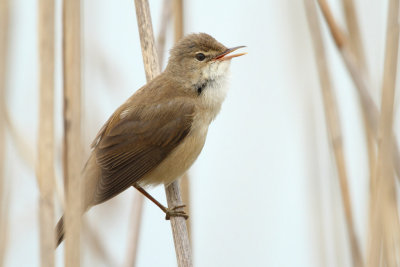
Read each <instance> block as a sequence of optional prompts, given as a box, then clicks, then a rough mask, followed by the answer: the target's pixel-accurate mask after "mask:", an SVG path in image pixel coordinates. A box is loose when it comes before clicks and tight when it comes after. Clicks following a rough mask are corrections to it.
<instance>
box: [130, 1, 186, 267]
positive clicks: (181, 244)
mask: <svg viewBox="0 0 400 267" xmlns="http://www.w3.org/2000/svg"><path fill="white" fill-rule="evenodd" d="M135 7H136V18H137V21H138V27H139V35H140V43H141V47H142V55H143V63H144V67H145V71H146V78H147V81H150V80H151V79H153V78H154V77H156V76H157V75H158V74H159V73H160V66H159V63H158V57H157V51H156V48H155V45H154V34H153V27H152V24H151V16H150V9H149V4H148V1H147V0H135ZM166 194H167V200H168V206H169V207H176V206H179V205H181V204H182V200H181V196H180V190H179V184H178V182H177V181H175V182H173V183H172V184H171V185H169V186H168V187H166ZM177 211H179V210H177ZM171 227H172V234H173V237H174V243H175V252H176V256H177V261H178V266H180V267H189V266H193V264H192V255H191V250H190V245H189V237H188V232H187V227H186V221H185V219H184V218H183V217H172V218H171Z"/></svg>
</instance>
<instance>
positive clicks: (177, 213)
mask: <svg viewBox="0 0 400 267" xmlns="http://www.w3.org/2000/svg"><path fill="white" fill-rule="evenodd" d="M184 207H186V205H178V206H175V207H172V208H167V209H166V210H165V211H164V212H165V219H166V220H169V219H171V217H183V218H185V220H187V219H188V218H189V215H187V214H186V212H185V211H183V210H177V209H181V208H184Z"/></svg>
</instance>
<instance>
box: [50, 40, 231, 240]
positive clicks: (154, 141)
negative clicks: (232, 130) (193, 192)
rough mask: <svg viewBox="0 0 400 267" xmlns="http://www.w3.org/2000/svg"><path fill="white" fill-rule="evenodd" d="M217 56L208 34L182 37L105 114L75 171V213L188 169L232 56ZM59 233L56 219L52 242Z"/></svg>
mask: <svg viewBox="0 0 400 267" xmlns="http://www.w3.org/2000/svg"><path fill="white" fill-rule="evenodd" d="M233 50H236V48H235V49H233ZM233 50H232V51H233ZM224 52H225V53H226V54H228V53H229V52H230V51H228V49H227V48H226V47H225V46H223V45H222V44H220V43H218V42H217V41H216V40H215V39H214V38H212V37H211V36H209V35H207V34H204V33H201V34H192V35H188V36H187V37H185V38H183V39H182V40H181V41H180V42H178V43H177V44H176V46H175V47H174V48H173V49H172V50H171V56H170V59H169V63H168V66H167V68H166V70H165V71H164V72H163V73H161V74H160V75H159V76H157V77H156V78H155V79H153V80H152V81H150V82H149V83H148V84H147V85H145V86H143V87H142V88H141V89H139V90H138V91H137V92H136V93H135V94H133V95H132V96H131V97H130V98H129V99H128V100H127V101H126V102H125V103H124V104H123V105H121V106H120V107H119V108H118V109H117V110H116V111H115V112H114V113H113V114H112V116H111V117H110V118H109V119H108V121H107V122H106V123H105V124H104V126H103V127H102V128H101V129H100V131H99V133H98V134H97V136H96V137H95V139H94V141H93V143H92V145H91V147H92V153H91V155H90V157H89V159H88V161H87V163H86V165H85V168H84V170H83V172H82V183H83V188H84V189H83V210H82V213H83V212H85V211H86V210H88V209H89V208H90V207H92V206H94V205H97V204H100V203H102V202H104V201H107V200H109V199H110V198H112V197H114V196H116V195H118V194H119V193H121V192H122V191H124V190H125V189H127V188H129V187H130V186H132V185H135V184H137V185H139V186H141V187H143V186H148V185H157V184H162V183H163V184H169V183H171V182H173V181H174V180H175V179H177V178H179V177H180V176H181V175H182V174H183V173H184V172H185V171H186V170H187V169H188V168H189V167H190V166H191V165H192V164H193V162H194V161H195V159H196V158H197V156H198V155H199V153H200V151H201V149H202V148H203V145H204V142H205V138H206V134H207V130H208V126H209V124H210V122H211V121H212V120H213V119H214V118H215V116H216V115H217V114H218V112H219V110H220V108H221V104H222V101H223V99H224V98H225V94H226V86H225V80H226V73H227V71H228V67H229V62H230V60H229V59H230V58H232V57H234V56H229V58H228V57H224V55H223V54H224ZM199 54H202V55H199ZM203 56H204V58H203ZM225 58H227V60H225ZM63 236H64V225H63V218H61V219H60V221H59V222H58V224H57V245H58V244H59V243H60V242H62V240H63Z"/></svg>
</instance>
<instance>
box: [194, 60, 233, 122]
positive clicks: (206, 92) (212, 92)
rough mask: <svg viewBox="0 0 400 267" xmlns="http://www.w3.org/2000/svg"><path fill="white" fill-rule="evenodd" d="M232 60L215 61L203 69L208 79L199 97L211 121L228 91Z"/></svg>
mask: <svg viewBox="0 0 400 267" xmlns="http://www.w3.org/2000/svg"><path fill="white" fill-rule="evenodd" d="M229 66H230V60H226V61H220V62H215V63H213V64H210V65H209V66H208V67H207V68H206V69H204V70H203V77H204V78H206V79H208V81H209V82H208V83H207V85H206V86H205V87H204V89H203V91H202V93H201V94H200V95H199V98H200V100H201V102H202V106H203V107H204V108H205V110H206V111H208V112H209V115H210V122H211V121H212V120H214V118H215V117H216V116H217V114H218V113H219V111H220V109H221V105H222V102H223V101H224V100H225V97H226V94H227V92H228V78H229V74H230V72H229Z"/></svg>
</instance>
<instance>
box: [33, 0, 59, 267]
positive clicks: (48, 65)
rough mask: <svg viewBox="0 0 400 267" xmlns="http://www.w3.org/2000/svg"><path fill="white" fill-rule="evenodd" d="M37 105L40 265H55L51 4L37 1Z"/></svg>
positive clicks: (49, 1) (50, 1) (44, 0)
mask: <svg viewBox="0 0 400 267" xmlns="http://www.w3.org/2000/svg"><path fill="white" fill-rule="evenodd" d="M39 55H40V71H39V73H40V77H39V86H40V103H39V140H38V167H37V178H38V184H39V191H40V197H39V220H40V226H39V227H40V259H41V266H49V267H50V266H54V247H55V241H56V238H55V232H54V231H49V229H52V228H53V227H54V201H53V200H54V174H55V173H54V1H53V0H41V1H39Z"/></svg>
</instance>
